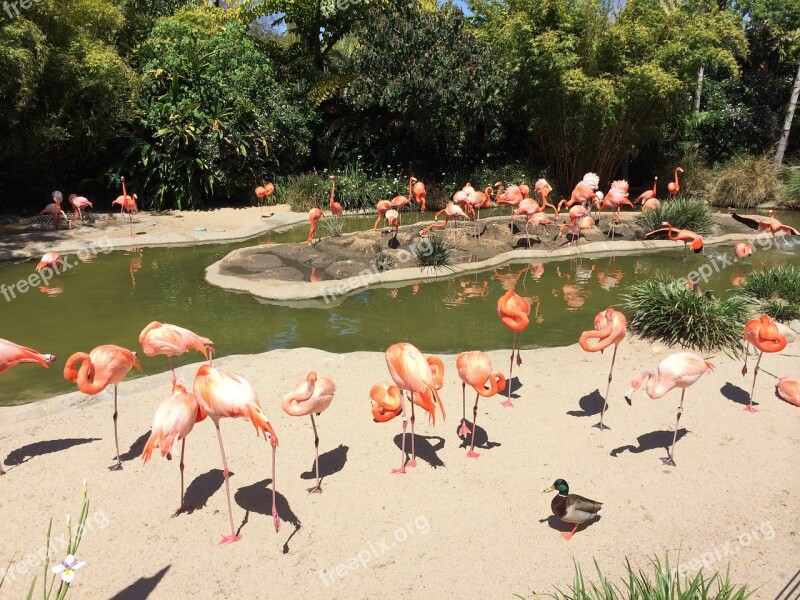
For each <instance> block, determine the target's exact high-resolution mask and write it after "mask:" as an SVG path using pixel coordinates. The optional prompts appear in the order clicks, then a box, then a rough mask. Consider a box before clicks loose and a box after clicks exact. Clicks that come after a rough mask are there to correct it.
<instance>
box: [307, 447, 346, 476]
mask: <svg viewBox="0 0 800 600" xmlns="http://www.w3.org/2000/svg"><path fill="white" fill-rule="evenodd" d="M348 450H350V447H349V446H345V445H343V444H339V447H338V448H334V449H333V450H328V451H327V452H324V453H323V454H320V455H319V476H320V479H324V478H325V477H327V476H328V475H333V474H335V473H338V472H339V471H341V470H342V469H344V465H345V463H346V462H347V451H348ZM316 478H317V470H316V468H315V465H314V463H313V462H312V463H311V468H310V469H309V470H308V471H306V472H305V473H301V474H300V479H316Z"/></svg>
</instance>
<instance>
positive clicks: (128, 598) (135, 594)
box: [110, 565, 172, 600]
mask: <svg viewBox="0 0 800 600" xmlns="http://www.w3.org/2000/svg"><path fill="white" fill-rule="evenodd" d="M171 566H172V565H167V566H166V567H164V568H163V569H161V570H160V571H159V572H158V573H156V574H155V575H153V576H152V577H140V578H139V579H137V580H136V581H135V582H133V583H132V584H131V585H129V586H128V587H126V588H125V589H124V590H121V591H119V592H117V593H116V594H114V595H113V596H112V597H111V599H110V600H144V599H145V598H147V597H148V596H149V595H150V594H152V593H153V591H154V590H155V589H156V586H157V585H158V584H159V583H160V582H161V580H162V579H163V578H164V575H166V574H167V571H169V569H170V567H171Z"/></svg>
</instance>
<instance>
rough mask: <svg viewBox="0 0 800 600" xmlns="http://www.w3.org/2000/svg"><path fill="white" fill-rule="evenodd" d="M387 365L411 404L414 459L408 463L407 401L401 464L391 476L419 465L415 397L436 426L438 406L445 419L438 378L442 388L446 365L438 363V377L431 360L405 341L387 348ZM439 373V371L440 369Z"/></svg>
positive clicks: (412, 456)
mask: <svg viewBox="0 0 800 600" xmlns="http://www.w3.org/2000/svg"><path fill="white" fill-rule="evenodd" d="M385 358H386V366H387V367H389V375H390V376H391V378H392V380H393V381H394V383H395V385H396V386H397V387H398V389H400V390H405V391H406V392H408V394H409V396H411V397H410V398H409V402H411V460H410V461H409V462H406V426H407V420H406V412H405V411H406V407H405V402H401V405H402V406H401V411H402V415H403V441H402V444H401V448H400V452H401V456H402V459H401V463H400V468H399V469H394V470H392V473H395V474H397V473H405V472H406V466H409V467H415V466H416V465H417V453H416V447H415V445H414V422H415V416H414V398H413V394H418V395H419V402H421V405H422V406H423V407H424V408H425V410H426V411H427V412H428V414H429V415H430V417H431V420H432V422H433V423H435V422H436V406H437V405H438V406H439V409H440V410H441V411H442V418H444V417H445V412H444V406H443V405H442V400H441V398H439V394H438V392H437V387H436V385H437V379H438V380H439V381H438V384H439V388H441V379H442V377H443V375H444V365H443V364H442V363H441V360H439V359H437V360H438V366H439V368H440V369H441V370H440V371H438V376H437V375H436V374H435V373H434V370H433V369H432V368H431V358H435V357H430V358H428V359H426V358H425V357H424V356H423V355H422V352H420V351H419V349H418V348H417V347H416V346H413V345H411V344H409V343H406V342H401V343H398V344H393V345H392V346H389V348H387V349H386V354H385ZM437 370H438V369H437Z"/></svg>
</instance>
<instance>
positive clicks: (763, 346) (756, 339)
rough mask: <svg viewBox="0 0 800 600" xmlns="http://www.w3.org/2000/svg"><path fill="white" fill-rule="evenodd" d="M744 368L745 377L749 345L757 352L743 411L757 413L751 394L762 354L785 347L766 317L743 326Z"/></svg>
mask: <svg viewBox="0 0 800 600" xmlns="http://www.w3.org/2000/svg"><path fill="white" fill-rule="evenodd" d="M744 339H745V342H746V343H745V348H744V366H743V367H742V375H743V376H744V375H747V355H748V352H749V350H750V344H753V346H755V347H756V349H757V350H758V351H759V354H758V360H757V361H756V368H755V371H754V372H753V387H752V388H751V389H750V404H748V405H747V407H746V408H745V410H746V411H747V412H758V409H757V408H753V392H754V391H755V389H756V377H758V365H759V364H760V363H761V357H762V356H763V355H764V352H780V351H781V350H783V349H784V348H785V347H786V338H785V337H784V336H782V335H781V333H780V331H778V326H777V325H776V324H775V323H773V322H772V319H770V318H769V316H768V315H761V318H759V319H752V320H750V321H748V322H747V323H746V324H745V326H744Z"/></svg>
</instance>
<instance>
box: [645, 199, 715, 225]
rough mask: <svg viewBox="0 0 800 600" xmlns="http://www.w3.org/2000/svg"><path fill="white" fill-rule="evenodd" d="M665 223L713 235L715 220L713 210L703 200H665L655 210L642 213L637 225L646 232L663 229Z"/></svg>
mask: <svg viewBox="0 0 800 600" xmlns="http://www.w3.org/2000/svg"><path fill="white" fill-rule="evenodd" d="M664 221H669V223H670V225H672V226H673V227H677V228H678V229H690V230H692V231H694V232H695V233H711V231H712V230H713V229H714V218H713V217H712V215H711V208H710V207H709V206H708V204H706V203H705V202H704V201H703V200H697V199H688V198H679V199H676V200H665V201H663V202H662V203H661V204H660V205H659V206H658V208H656V209H655V210H648V211H647V212H643V213H641V214H640V215H639V216H638V217H637V220H636V224H637V225H638V226H639V227H641V228H642V229H644V230H645V231H653V230H654V229H658V228H659V227H661V224H662V223H663V222H664Z"/></svg>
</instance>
